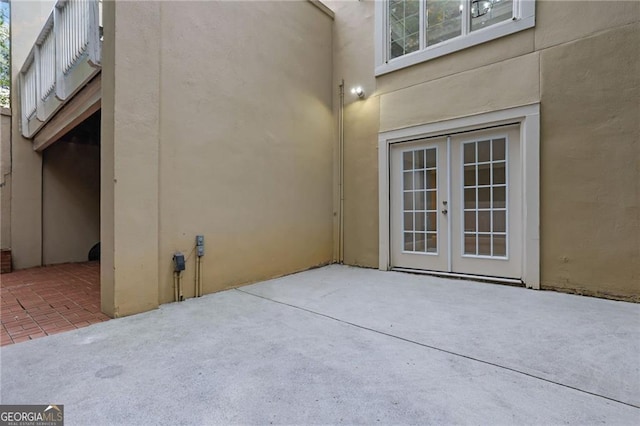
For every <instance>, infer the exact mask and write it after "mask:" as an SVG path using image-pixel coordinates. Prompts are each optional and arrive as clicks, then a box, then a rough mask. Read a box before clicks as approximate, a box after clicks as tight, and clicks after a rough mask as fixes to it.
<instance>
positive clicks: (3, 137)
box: [0, 108, 11, 249]
mask: <svg viewBox="0 0 640 426" xmlns="http://www.w3.org/2000/svg"><path fill="white" fill-rule="evenodd" d="M0 248H2V249H8V248H11V110H9V109H7V108H0Z"/></svg>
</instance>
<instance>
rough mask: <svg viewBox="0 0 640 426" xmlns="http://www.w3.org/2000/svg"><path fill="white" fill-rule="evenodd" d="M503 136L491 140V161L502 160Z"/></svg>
mask: <svg viewBox="0 0 640 426" xmlns="http://www.w3.org/2000/svg"><path fill="white" fill-rule="evenodd" d="M504 142H505V141H504V138H501V139H494V140H493V161H498V160H504Z"/></svg>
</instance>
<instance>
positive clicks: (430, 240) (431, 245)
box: [427, 233, 438, 253]
mask: <svg viewBox="0 0 640 426" xmlns="http://www.w3.org/2000/svg"><path fill="white" fill-rule="evenodd" d="M427 251H428V252H429V253H435V252H437V251H438V234H437V233H428V234H427Z"/></svg>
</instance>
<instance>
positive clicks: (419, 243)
mask: <svg viewBox="0 0 640 426" xmlns="http://www.w3.org/2000/svg"><path fill="white" fill-rule="evenodd" d="M415 251H420V252H423V253H424V252H425V251H426V242H425V234H416V248H415Z"/></svg>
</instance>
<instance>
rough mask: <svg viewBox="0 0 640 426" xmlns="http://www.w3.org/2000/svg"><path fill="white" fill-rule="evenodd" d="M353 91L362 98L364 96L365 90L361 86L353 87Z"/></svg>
mask: <svg viewBox="0 0 640 426" xmlns="http://www.w3.org/2000/svg"><path fill="white" fill-rule="evenodd" d="M351 93H353V94H354V95H357V96H358V97H359V98H360V99H362V98H364V90H363V89H362V87H361V86H358V87H354V88H353V89H351Z"/></svg>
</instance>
